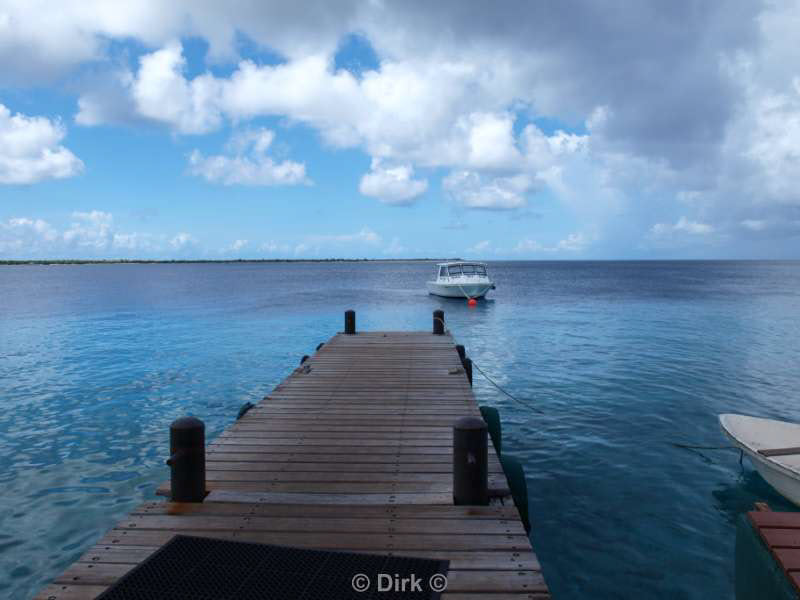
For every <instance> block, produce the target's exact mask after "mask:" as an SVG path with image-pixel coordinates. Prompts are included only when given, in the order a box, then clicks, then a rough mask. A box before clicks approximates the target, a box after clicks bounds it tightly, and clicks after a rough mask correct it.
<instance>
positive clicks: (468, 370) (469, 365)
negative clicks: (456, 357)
mask: <svg viewBox="0 0 800 600" xmlns="http://www.w3.org/2000/svg"><path fill="white" fill-rule="evenodd" d="M464 371H466V373H467V381H469V387H472V359H471V358H470V357H469V356H467V357H466V358H465V359H464Z"/></svg>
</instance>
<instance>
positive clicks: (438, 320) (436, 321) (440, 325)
mask: <svg viewBox="0 0 800 600" xmlns="http://www.w3.org/2000/svg"><path fill="white" fill-rule="evenodd" d="M433 333H434V334H435V335H444V311H443V310H435V311H433Z"/></svg>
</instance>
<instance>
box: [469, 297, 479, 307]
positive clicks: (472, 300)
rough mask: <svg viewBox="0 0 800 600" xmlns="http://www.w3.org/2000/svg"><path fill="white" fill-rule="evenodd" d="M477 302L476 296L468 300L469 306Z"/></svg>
mask: <svg viewBox="0 0 800 600" xmlns="http://www.w3.org/2000/svg"><path fill="white" fill-rule="evenodd" d="M477 304H478V301H477V300H475V298H470V299H469V300H467V306H476V305H477Z"/></svg>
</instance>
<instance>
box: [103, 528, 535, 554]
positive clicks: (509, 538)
mask: <svg viewBox="0 0 800 600" xmlns="http://www.w3.org/2000/svg"><path fill="white" fill-rule="evenodd" d="M180 532H181V533H182V534H185V535H197V536H201V537H210V538H216V539H235V540H241V541H246V542H257V543H261V544H276V545H278V546H297V547H298V548H322V549H327V550H346V549H354V550H409V551H411V550H415V551H425V550H470V551H471V550H529V549H530V542H529V541H528V538H527V536H525V535H506V534H503V535H483V534H481V533H480V530H479V529H476V533H475V534H471V535H463V534H431V535H424V534H417V533H414V534H400V533H398V534H389V533H359V534H349V535H347V534H342V533H316V532H311V533H307V532H272V531H251V530H249V529H244V528H243V529H240V530H237V531H227V530H205V529H185V530H184V529H181V530H180ZM175 533H176V532H174V531H170V530H164V529H160V530H148V529H143V530H138V529H116V528H115V529H112V530H111V531H110V532H108V533H107V534H106V535H105V536H103V537H102V538H101V539H100V542H99V544H100V545H116V544H122V545H131V546H153V545H156V546H161V545H163V544H165V543H167V542H168V541H169V540H170V539H171V538H172V537H173V536H174V535H175Z"/></svg>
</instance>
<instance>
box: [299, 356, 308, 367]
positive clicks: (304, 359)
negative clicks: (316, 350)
mask: <svg viewBox="0 0 800 600" xmlns="http://www.w3.org/2000/svg"><path fill="white" fill-rule="evenodd" d="M308 359H309V356H308V354H303V358H301V359H300V364H301V365H302V364H303V363H304V362H306V361H307V360H308Z"/></svg>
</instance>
